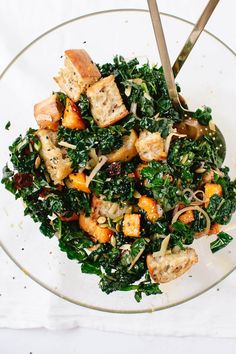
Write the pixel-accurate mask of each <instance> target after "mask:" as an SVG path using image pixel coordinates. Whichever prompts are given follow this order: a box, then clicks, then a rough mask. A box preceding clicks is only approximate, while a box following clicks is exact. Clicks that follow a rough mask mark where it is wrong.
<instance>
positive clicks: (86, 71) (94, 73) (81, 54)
mask: <svg viewBox="0 0 236 354" xmlns="http://www.w3.org/2000/svg"><path fill="white" fill-rule="evenodd" d="M64 65H65V66H64V68H62V69H60V71H59V73H58V76H56V77H54V80H55V81H56V82H57V84H58V85H59V86H60V88H61V90H62V91H63V92H65V93H66V94H67V96H68V97H69V98H71V99H72V100H73V101H74V102H77V101H78V100H79V98H80V95H81V93H85V92H86V89H87V88H88V87H89V85H92V84H94V83H95V82H96V81H97V80H98V79H100V77H101V74H100V71H99V70H98V68H97V66H96V65H95V64H94V63H93V61H92V60H91V58H90V56H89V55H88V53H87V52H86V51H85V50H84V49H70V50H66V51H65V62H64Z"/></svg>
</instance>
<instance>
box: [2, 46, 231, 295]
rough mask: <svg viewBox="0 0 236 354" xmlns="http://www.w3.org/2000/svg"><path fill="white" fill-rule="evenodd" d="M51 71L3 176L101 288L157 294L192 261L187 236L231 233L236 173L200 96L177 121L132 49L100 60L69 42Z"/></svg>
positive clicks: (219, 244) (218, 242)
mask: <svg viewBox="0 0 236 354" xmlns="http://www.w3.org/2000/svg"><path fill="white" fill-rule="evenodd" d="M54 80H55V81H56V82H57V84H58V86H59V88H60V91H58V92H53V93H52V94H51V96H50V97H49V98H46V99H44V100H43V101H41V102H39V103H37V104H35V106H34V116H35V119H36V122H37V125H38V128H36V129H33V128H29V129H28V131H27V132H26V134H25V136H22V135H20V136H19V137H18V138H16V140H15V141H14V142H13V143H12V145H11V146H10V147H9V150H10V161H11V166H9V165H8V164H7V165H6V166H5V167H4V170H3V177H2V183H3V184H4V185H5V187H6V189H7V190H9V191H10V192H12V193H13V194H14V195H15V198H16V199H18V198H22V199H23V202H24V207H25V210H24V213H25V215H30V216H31V218H32V219H33V220H34V221H35V222H38V223H39V228H40V231H41V232H42V234H43V235H45V236H47V237H50V238H51V237H54V236H56V237H57V238H58V244H59V247H60V249H61V250H62V251H63V252H66V253H67V256H68V258H70V259H73V260H76V261H77V262H78V263H80V264H81V271H82V272H83V273H90V274H96V275H97V276H98V277H99V279H100V280H99V286H100V288H101V290H102V291H104V292H105V293H107V294H109V293H111V292H114V291H130V290H133V291H135V292H134V294H135V299H136V300H137V301H138V302H139V301H140V300H141V299H142V295H143V294H145V295H154V294H161V293H162V291H161V285H160V284H162V283H166V282H170V281H174V279H176V278H178V277H180V276H181V275H182V274H184V273H185V272H187V271H188V270H189V269H190V268H191V267H193V266H194V264H196V263H197V262H198V255H197V253H196V251H195V249H194V239H196V238H200V237H203V238H204V237H212V242H211V244H210V248H211V251H212V252H213V253H214V252H217V251H219V250H220V249H222V248H223V247H225V246H227V245H228V244H229V243H230V242H231V241H232V237H231V236H230V235H229V234H228V233H227V232H226V230H225V229H224V225H226V224H228V223H229V222H230V220H231V217H232V214H233V213H234V212H235V210H236V182H235V181H232V180H231V179H230V177H229V169H228V168H227V167H224V166H223V165H222V164H223V158H224V157H223V155H224V154H223V152H222V150H223V148H224V147H223V146H221V145H220V143H219V140H218V139H217V134H216V126H215V124H214V122H213V120H212V114H211V113H212V112H211V109H210V108H209V107H205V106H204V107H202V108H199V109H197V110H196V112H195V113H194V116H193V117H192V118H191V119H185V120H183V119H182V118H181V116H180V114H179V113H178V112H177V111H176V110H175V109H174V108H173V106H172V103H171V101H170V99H169V97H168V93H167V88H166V83H165V80H164V76H163V72H162V69H161V68H158V67H157V66H151V65H150V64H149V63H148V62H147V63H145V64H143V65H140V64H139V62H138V60H137V59H136V58H134V59H132V60H125V59H124V58H123V57H122V56H118V55H117V56H115V57H114V60H113V63H107V64H103V65H99V64H95V63H94V62H93V61H92V59H91V58H90V56H89V54H88V53H87V52H86V51H85V50H83V49H70V50H66V51H65V63H64V67H63V68H62V69H60V71H59V73H58V75H57V76H55V77H54ZM177 88H178V91H179V92H180V87H179V86H177ZM180 99H181V100H182V102H183V104H186V102H185V100H184V98H183V97H182V96H181V95H180ZM214 235H215V236H214Z"/></svg>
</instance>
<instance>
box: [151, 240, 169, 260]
mask: <svg viewBox="0 0 236 354" xmlns="http://www.w3.org/2000/svg"><path fill="white" fill-rule="evenodd" d="M169 241H170V235H168V236H166V237H165V238H164V240H163V241H162V243H161V248H160V250H159V251H157V252H154V253H153V257H161V256H164V255H165V254H166V251H167V247H168V244H169Z"/></svg>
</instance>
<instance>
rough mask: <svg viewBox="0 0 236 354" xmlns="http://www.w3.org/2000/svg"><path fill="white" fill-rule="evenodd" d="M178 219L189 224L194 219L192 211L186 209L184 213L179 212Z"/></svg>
mask: <svg viewBox="0 0 236 354" xmlns="http://www.w3.org/2000/svg"><path fill="white" fill-rule="evenodd" d="M179 221H181V222H182V223H183V224H189V223H190V222H192V221H194V213H193V211H192V210H187V211H186V212H185V213H183V214H181V215H180V217H179Z"/></svg>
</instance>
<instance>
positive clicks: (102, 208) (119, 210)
mask: <svg viewBox="0 0 236 354" xmlns="http://www.w3.org/2000/svg"><path fill="white" fill-rule="evenodd" d="M127 209H128V206H127V205H125V206H121V205H119V204H118V203H113V202H108V201H106V200H103V199H101V198H98V197H96V196H95V195H93V198H92V213H91V217H92V218H93V219H95V220H97V219H98V218H99V217H100V216H106V217H108V218H110V219H112V220H114V219H117V218H119V217H122V216H123V215H124V214H125V212H126V210H127Z"/></svg>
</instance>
